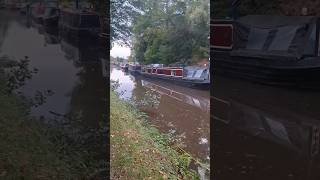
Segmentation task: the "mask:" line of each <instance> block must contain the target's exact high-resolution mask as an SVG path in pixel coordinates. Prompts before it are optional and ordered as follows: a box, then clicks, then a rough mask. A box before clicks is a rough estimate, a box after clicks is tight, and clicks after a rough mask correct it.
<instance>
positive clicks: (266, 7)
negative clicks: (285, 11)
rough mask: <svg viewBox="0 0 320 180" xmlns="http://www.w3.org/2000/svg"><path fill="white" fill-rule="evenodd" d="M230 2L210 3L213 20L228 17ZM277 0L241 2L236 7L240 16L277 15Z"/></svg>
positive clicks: (216, 1) (220, 0) (218, 1)
mask: <svg viewBox="0 0 320 180" xmlns="http://www.w3.org/2000/svg"><path fill="white" fill-rule="evenodd" d="M231 2H232V1H226V0H215V1H212V6H213V8H212V9H213V12H211V13H212V14H213V17H214V18H225V17H228V16H230V14H229V12H230V11H231ZM279 3H280V1H279V0H241V1H240V5H239V7H238V12H239V15H240V16H244V15H248V14H279V12H280V9H279V8H280V6H279Z"/></svg>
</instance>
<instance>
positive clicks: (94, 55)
mask: <svg viewBox="0 0 320 180" xmlns="http://www.w3.org/2000/svg"><path fill="white" fill-rule="evenodd" d="M81 43H82V42H81V41H79V43H78V44H73V43H72V42H70V41H69V40H68V39H67V38H65V37H61V36H60V33H59V31H58V29H46V28H44V27H43V26H42V25H39V24H36V23H35V22H33V21H32V20H30V19H29V17H26V16H22V15H19V14H18V13H15V12H9V11H5V10H3V11H0V56H4V55H5V56H9V57H11V58H13V59H16V60H19V59H21V58H23V57H25V56H28V57H29V59H30V60H31V61H30V66H31V68H33V67H35V68H37V69H39V72H38V73H37V74H36V75H34V76H33V78H32V79H31V80H30V81H28V82H27V83H26V85H25V86H23V87H22V88H21V89H19V90H20V91H22V93H23V94H24V95H25V96H27V97H33V96H34V95H35V93H36V92H37V91H39V90H40V91H42V90H47V89H50V90H51V91H53V92H54V94H53V95H52V96H50V97H47V99H46V103H45V104H43V105H42V106H39V107H33V108H32V109H31V113H32V115H34V116H44V117H46V118H47V119H54V118H57V115H61V116H73V115H75V116H78V117H81V119H83V121H84V122H85V124H86V125H92V126H96V125H97V123H98V122H99V120H101V119H102V114H103V113H104V109H105V105H104V104H105V103H104V99H103V97H105V93H106V90H105V87H104V85H105V82H104V79H103V76H102V72H101V69H102V68H101V64H100V63H101V61H100V55H102V54H103V52H100V50H101V48H100V47H97V43H93V44H90V42H85V45H83V44H81ZM85 47H88V48H85Z"/></svg>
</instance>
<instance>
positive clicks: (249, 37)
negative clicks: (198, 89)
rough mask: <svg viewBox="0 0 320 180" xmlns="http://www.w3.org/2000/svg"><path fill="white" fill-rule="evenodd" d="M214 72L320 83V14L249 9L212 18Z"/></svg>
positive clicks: (276, 82) (293, 82)
mask: <svg viewBox="0 0 320 180" xmlns="http://www.w3.org/2000/svg"><path fill="white" fill-rule="evenodd" d="M211 31H212V37H211V39H210V49H211V52H213V58H214V62H213V63H214V67H213V71H214V73H217V74H220V75H222V76H229V77H236V78H242V79H247V80H251V81H255V82H260V83H267V84H274V85H294V86H296V85H298V86H300V87H307V86H309V85H312V87H313V86H314V85H316V84H318V85H319V84H320V83H319V78H318V77H320V57H319V56H320V49H319V18H318V17H314V16H277V15H247V16H243V17H240V18H238V19H228V20H221V19H214V20H211Z"/></svg>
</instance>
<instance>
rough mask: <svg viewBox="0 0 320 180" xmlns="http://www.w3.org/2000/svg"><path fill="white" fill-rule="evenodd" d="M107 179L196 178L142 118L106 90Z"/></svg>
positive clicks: (181, 157) (185, 161) (186, 161)
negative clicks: (107, 107)
mask: <svg viewBox="0 0 320 180" xmlns="http://www.w3.org/2000/svg"><path fill="white" fill-rule="evenodd" d="M110 144H111V146H110V149H111V158H110V159H111V162H110V164H111V177H110V178H111V179H144V178H151V179H199V177H198V175H197V174H196V173H195V171H193V170H191V169H190V167H189V165H190V163H191V159H192V157H191V156H190V155H188V154H179V153H178V152H177V151H176V150H174V149H173V148H172V147H170V141H169V138H168V137H166V136H165V135H162V134H160V132H159V131H158V130H157V129H156V128H155V127H153V126H151V125H150V124H148V122H147V121H146V116H145V115H144V114H143V113H142V112H140V111H138V110H137V109H136V108H135V107H133V106H132V105H130V104H129V103H127V102H125V101H123V100H120V98H119V97H118V95H117V93H116V92H114V91H112V90H111V91H110Z"/></svg>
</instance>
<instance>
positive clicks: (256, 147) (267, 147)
mask: <svg viewBox="0 0 320 180" xmlns="http://www.w3.org/2000/svg"><path fill="white" fill-rule="evenodd" d="M319 95H320V94H319V93H317V92H310V91H301V90H295V89H284V88H277V87H270V86H264V85H259V84H253V83H250V82H246V81H240V80H234V79H228V78H223V77H219V76H215V86H214V97H212V101H213V112H212V113H213V114H212V115H213V116H212V117H213V119H214V131H213V134H214V136H213V138H214V160H213V161H214V167H213V168H214V169H215V174H214V175H215V176H216V177H215V178H217V179H234V178H235V177H236V178H237V179H310V180H311V179H319V177H320V173H319V168H320V167H319V165H320V163H319V162H320V161H319V145H320V138H319V137H320V131H319V130H320V121H319V117H320V116H319V111H318V110H317V107H319V102H320V101H319V100H320V96H319Z"/></svg>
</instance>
